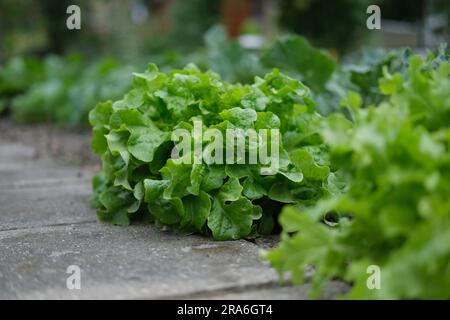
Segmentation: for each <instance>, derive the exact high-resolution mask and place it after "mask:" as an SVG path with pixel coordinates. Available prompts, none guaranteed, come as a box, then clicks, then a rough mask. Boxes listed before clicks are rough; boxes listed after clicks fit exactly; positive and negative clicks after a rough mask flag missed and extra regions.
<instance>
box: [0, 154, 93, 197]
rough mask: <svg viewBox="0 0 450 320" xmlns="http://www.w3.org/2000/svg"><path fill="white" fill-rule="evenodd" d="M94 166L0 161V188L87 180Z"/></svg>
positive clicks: (49, 162)
mask: <svg viewBox="0 0 450 320" xmlns="http://www.w3.org/2000/svg"><path fill="white" fill-rule="evenodd" d="M95 168H96V167H95V166H89V167H75V166H74V167H72V166H63V165H58V164H55V163H54V162H52V161H47V160H39V161H26V162H16V163H14V162H12V163H8V164H2V163H0V190H4V189H11V188H21V187H26V186H36V187H37V186H47V185H49V184H50V185H55V184H58V183H59V181H60V180H63V183H64V182H68V181H73V182H77V181H89V180H90V179H91V177H92V175H93V174H94V172H95Z"/></svg>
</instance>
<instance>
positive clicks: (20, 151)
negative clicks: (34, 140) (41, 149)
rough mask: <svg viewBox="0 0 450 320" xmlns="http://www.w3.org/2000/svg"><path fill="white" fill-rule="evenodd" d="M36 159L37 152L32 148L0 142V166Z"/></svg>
mask: <svg viewBox="0 0 450 320" xmlns="http://www.w3.org/2000/svg"><path fill="white" fill-rule="evenodd" d="M36 157H37V151H36V149H35V148H34V147H31V146H27V145H24V144H22V143H18V142H7V141H3V140H0V164H2V163H11V162H16V161H26V160H33V159H36Z"/></svg>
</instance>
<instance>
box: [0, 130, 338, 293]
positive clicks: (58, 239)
mask: <svg viewBox="0 0 450 320" xmlns="http://www.w3.org/2000/svg"><path fill="white" fill-rule="evenodd" d="M37 151H38V150H36V148H35V147H33V146H32V145H30V144H29V143H28V144H27V143H24V142H21V141H10V139H8V138H5V137H4V136H3V138H2V133H1V132H0V299H130V298H138V299H173V298H175V299H178V298H183V299H184V298H187V299H210V298H212V299H305V298H307V292H308V288H309V286H308V285H304V286H286V287H280V286H279V284H278V276H277V274H276V273H275V272H274V271H273V270H272V269H271V268H270V267H269V266H268V264H267V263H266V262H265V261H262V260H261V259H260V258H259V251H260V250H261V248H263V247H267V246H270V245H271V244H273V242H274V241H273V238H268V239H258V241H257V242H256V243H252V242H249V241H246V240H240V241H229V242H214V241H212V240H210V239H207V238H204V237H201V236H189V237H180V236H176V235H173V234H171V233H167V232H164V231H161V230H158V229H156V228H155V227H154V226H152V225H145V226H144V225H133V226H130V227H116V226H111V225H105V224H100V223H97V221H96V217H95V212H94V210H92V209H91V208H90V207H89V204H88V198H89V194H90V192H91V188H90V178H91V176H92V173H93V172H94V170H95V166H94V167H93V166H85V167H77V166H73V165H72V166H68V165H62V164H60V163H59V162H57V161H55V160H54V159H51V158H47V157H45V156H44V157H42V156H39V157H36V154H37ZM70 265H76V266H79V267H80V269H81V289H79V290H76V289H75V290H69V289H67V286H66V280H67V278H68V277H69V276H70V274H68V273H66V271H67V268H68V267H69V266H70ZM342 290H345V286H343V285H342V284H340V283H337V282H336V283H330V285H329V288H328V290H327V293H326V294H325V296H324V297H325V298H328V297H330V296H332V295H333V294H335V293H337V292H342Z"/></svg>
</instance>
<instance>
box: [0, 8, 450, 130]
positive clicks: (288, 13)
mask: <svg viewBox="0 0 450 320" xmlns="http://www.w3.org/2000/svg"><path fill="white" fill-rule="evenodd" d="M71 4H76V5H78V6H79V7H80V9H81V30H68V29H67V27H66V19H67V18H68V16H69V15H68V14H67V13H66V10H67V7H68V6H69V5H71ZM369 4H377V5H379V6H380V7H381V17H382V29H381V30H368V29H367V28H366V19H367V17H368V14H367V13H366V9H367V6H368V5H369ZM449 21H450V1H448V0H428V1H425V0H410V1H407V0H374V1H369V0H336V1H326V0H189V1H184V0H74V1H69V0H41V1H33V0H2V1H0V113H3V114H5V113H6V114H12V116H13V118H14V119H16V120H17V121H23V122H29V121H44V120H47V121H52V122H53V121H56V122H57V123H61V124H64V125H78V124H80V123H86V117H87V113H88V112H89V110H90V109H91V108H92V107H93V106H94V105H95V103H96V102H98V101H100V100H104V99H116V98H117V97H119V96H120V95H121V94H123V93H124V92H126V91H127V90H128V89H129V87H130V85H131V71H132V70H142V69H143V68H144V67H145V65H146V64H147V63H149V62H153V63H156V64H157V65H158V66H159V68H160V69H161V70H162V71H168V70H170V69H173V68H181V67H183V66H185V65H186V64H188V63H195V64H196V65H197V66H198V67H199V68H200V69H202V70H207V69H212V70H213V71H215V72H217V73H219V74H220V75H221V77H222V78H223V79H224V80H225V81H230V82H242V83H249V82H252V81H253V78H254V76H255V75H263V74H264V73H266V72H267V71H269V70H270V69H271V68H274V67H277V68H280V69H282V71H283V72H286V73H288V74H289V75H291V76H293V77H296V78H298V79H300V80H302V81H304V82H305V83H306V84H307V85H308V86H310V88H311V89H312V91H313V92H314V94H315V95H316V96H315V99H316V101H317V103H318V108H319V111H320V112H322V113H328V112H331V111H332V110H334V109H336V108H338V107H339V101H340V99H341V98H342V97H343V96H344V94H345V92H346V90H348V89H352V90H356V91H359V92H361V93H363V94H364V97H365V99H368V101H367V102H376V100H377V94H378V92H377V89H376V87H377V84H376V79H378V77H379V76H380V73H381V70H382V67H383V66H385V65H388V66H390V65H391V63H392V61H400V60H401V58H400V51H398V54H397V55H395V54H394V56H393V57H392V56H390V55H386V51H385V50H384V49H385V48H395V47H411V48H415V49H419V50H421V51H423V52H425V49H427V48H428V49H434V48H436V46H437V45H438V44H439V43H441V42H448V40H449V30H450V26H449ZM292 34H297V35H301V36H303V37H295V36H293V35H292ZM370 47H372V48H376V49H369V48H370ZM317 48H323V49H317ZM361 48H364V49H362V50H361ZM389 57H390V58H389ZM340 62H345V63H346V64H348V65H349V66H346V67H342V66H341V64H340ZM369 65H370V68H369V67H367V66H369ZM364 66H366V67H364ZM373 66H377V67H376V68H373ZM374 70H377V71H376V74H375V73H374ZM367 93H371V94H367ZM372 93H373V94H372Z"/></svg>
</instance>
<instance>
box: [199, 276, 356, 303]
mask: <svg viewBox="0 0 450 320" xmlns="http://www.w3.org/2000/svg"><path fill="white" fill-rule="evenodd" d="M310 287H311V285H310V284H304V285H296V286H284V287H281V286H280V287H277V286H274V285H271V286H268V287H267V288H260V289H251V288H249V289H248V290H243V291H240V292H227V293H220V292H214V293H212V294H209V295H197V296H195V299H214V300H308V299H309V296H308V293H309V289H310ZM346 291H348V285H346V284H344V283H342V282H339V281H331V282H329V283H328V285H327V286H326V288H325V290H324V292H323V294H322V296H321V299H333V298H335V297H337V296H339V295H341V294H343V293H345V292H346Z"/></svg>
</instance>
